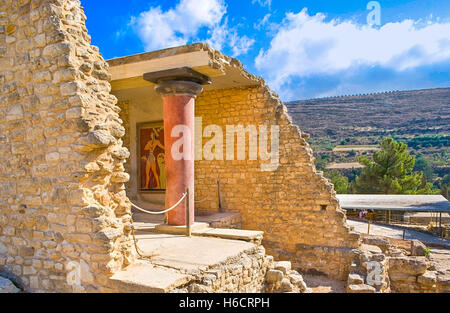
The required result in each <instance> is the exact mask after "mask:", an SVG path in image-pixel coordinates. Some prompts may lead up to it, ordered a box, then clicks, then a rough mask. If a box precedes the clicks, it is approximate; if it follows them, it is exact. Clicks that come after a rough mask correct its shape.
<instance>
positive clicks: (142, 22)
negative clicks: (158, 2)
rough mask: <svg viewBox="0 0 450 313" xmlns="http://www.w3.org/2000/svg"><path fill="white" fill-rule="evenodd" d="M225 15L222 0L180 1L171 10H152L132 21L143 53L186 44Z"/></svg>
mask: <svg viewBox="0 0 450 313" xmlns="http://www.w3.org/2000/svg"><path fill="white" fill-rule="evenodd" d="M225 13H226V7H225V5H224V3H223V1H222V0H181V1H180V2H179V3H178V4H177V5H176V6H175V8H173V9H169V10H168V11H165V12H164V11H162V10H161V7H159V6H158V7H152V8H150V10H148V11H145V12H142V13H141V14H140V15H139V16H138V17H136V18H132V20H131V24H132V25H133V27H134V29H135V31H136V32H137V34H138V36H139V37H140V38H141V40H142V41H143V43H144V46H145V49H146V50H156V49H162V48H168V47H173V46H179V45H183V44H186V43H187V42H188V41H189V40H190V39H192V38H194V37H195V36H196V35H197V34H198V32H199V31H200V29H201V28H202V27H215V26H216V25H218V24H219V23H220V21H221V20H222V18H223V16H224V15H225Z"/></svg>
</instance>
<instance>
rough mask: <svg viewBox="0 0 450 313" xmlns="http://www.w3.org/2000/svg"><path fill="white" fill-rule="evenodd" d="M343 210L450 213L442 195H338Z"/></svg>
mask: <svg viewBox="0 0 450 313" xmlns="http://www.w3.org/2000/svg"><path fill="white" fill-rule="evenodd" d="M337 198H338V199H339V203H340V204H341V207H342V208H343V209H371V210H392V211H395V210H399V211H417V212H450V202H449V201H448V200H447V199H445V198H444V197H443V196H441V195H342V194H341V195H337Z"/></svg>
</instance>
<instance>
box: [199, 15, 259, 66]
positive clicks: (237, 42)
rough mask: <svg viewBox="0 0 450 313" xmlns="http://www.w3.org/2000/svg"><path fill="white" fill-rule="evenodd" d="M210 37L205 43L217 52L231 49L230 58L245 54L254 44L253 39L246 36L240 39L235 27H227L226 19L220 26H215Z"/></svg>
mask: <svg viewBox="0 0 450 313" xmlns="http://www.w3.org/2000/svg"><path fill="white" fill-rule="evenodd" d="M210 35H211V37H210V38H209V39H207V40H206V42H207V43H208V44H209V45H210V46H211V47H213V48H214V49H217V50H222V49H224V48H225V47H229V48H230V49H231V52H232V54H231V56H232V57H237V56H239V55H242V54H246V53H247V52H248V50H249V49H250V48H251V47H252V46H253V44H254V43H255V40H254V39H251V38H249V37H247V36H245V35H244V36H242V37H240V36H239V35H238V32H237V29H236V28H235V27H229V26H228V18H225V21H224V23H223V24H222V25H217V26H216V27H214V28H213V29H212V30H211V31H210Z"/></svg>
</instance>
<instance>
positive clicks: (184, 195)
mask: <svg viewBox="0 0 450 313" xmlns="http://www.w3.org/2000/svg"><path fill="white" fill-rule="evenodd" d="M186 195H187V193H186V192H185V193H184V194H183V196H182V197H181V199H180V200H179V201H178V202H177V203H175V204H174V205H173V206H172V207H171V208H168V209H167V210H164V211H158V212H152V211H147V210H144V209H143V208H141V207H138V206H137V205H136V204H134V203H133V202H131V201H130V200H128V201H130V203H131V205H132V206H133V207H134V208H136V209H138V210H139V211H142V212H144V213H148V214H154V215H158V214H164V213H167V212H169V211H172V210H173V209H175V208H176V207H177V206H178V205H179V204H180V203H181V201H183V200H184V198H186Z"/></svg>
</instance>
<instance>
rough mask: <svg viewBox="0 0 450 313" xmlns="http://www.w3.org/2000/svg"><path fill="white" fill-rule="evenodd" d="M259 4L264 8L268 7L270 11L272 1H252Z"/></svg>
mask: <svg viewBox="0 0 450 313" xmlns="http://www.w3.org/2000/svg"><path fill="white" fill-rule="evenodd" d="M255 3H258V4H259V5H260V6H262V7H267V8H268V9H269V10H270V7H271V6H272V0H252V4H255Z"/></svg>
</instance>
